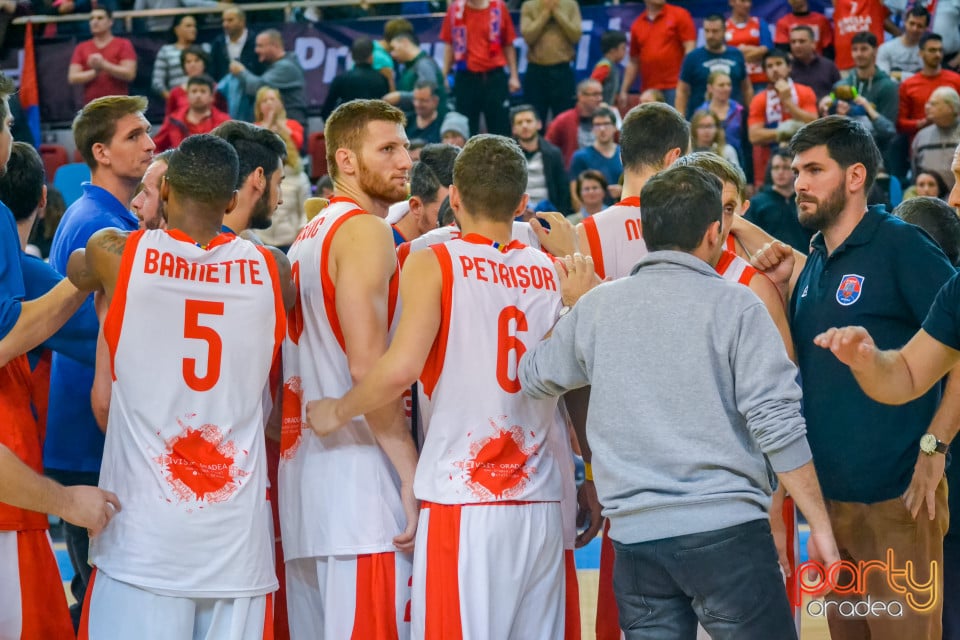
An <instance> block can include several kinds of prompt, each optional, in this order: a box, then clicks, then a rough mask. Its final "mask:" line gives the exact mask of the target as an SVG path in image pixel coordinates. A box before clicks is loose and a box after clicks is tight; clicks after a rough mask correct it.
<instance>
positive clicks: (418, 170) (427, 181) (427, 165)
mask: <svg viewBox="0 0 960 640" xmlns="http://www.w3.org/2000/svg"><path fill="white" fill-rule="evenodd" d="M458 155H460V148H459V147H456V146H454V145H452V144H428V145H427V146H425V147H424V148H423V149H421V151H420V160H419V161H417V162H415V163H414V165H413V167H412V168H411V169H410V195H411V196H417V197H418V198H420V199H421V200H423V202H424V204H432V203H434V202H436V201H437V192H438V191H439V190H440V189H441V188H442V187H449V186H450V185H451V184H453V164H454V162H456V160H457V156H458Z"/></svg>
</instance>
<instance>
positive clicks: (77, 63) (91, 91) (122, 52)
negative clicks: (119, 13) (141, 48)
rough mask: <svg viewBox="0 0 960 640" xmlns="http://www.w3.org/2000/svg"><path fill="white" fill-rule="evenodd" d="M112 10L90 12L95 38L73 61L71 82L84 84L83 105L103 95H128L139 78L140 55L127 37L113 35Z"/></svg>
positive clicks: (77, 50)
mask: <svg viewBox="0 0 960 640" xmlns="http://www.w3.org/2000/svg"><path fill="white" fill-rule="evenodd" d="M112 28H113V17H112V14H111V13H110V11H108V10H107V9H104V8H102V7H98V8H96V9H94V10H93V11H91V12H90V33H91V35H92V36H93V37H92V38H90V39H89V40H85V41H84V42H81V43H80V44H78V45H77V47H76V48H75V49H74V50H73V57H72V58H70V67H69V69H68V71H67V80H68V81H69V82H70V84H79V85H83V102H84V104H89V103H90V102H92V101H93V100H96V99H97V98H102V97H103V96H116V95H127V94H128V93H129V86H130V83H131V82H132V81H133V79H134V78H135V77H136V76H137V54H136V52H135V51H134V50H133V44H132V43H131V42H130V41H129V40H127V39H126V38H117V37H114V35H113V33H111V29H112Z"/></svg>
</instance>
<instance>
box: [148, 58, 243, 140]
mask: <svg viewBox="0 0 960 640" xmlns="http://www.w3.org/2000/svg"><path fill="white" fill-rule="evenodd" d="M216 86H217V85H216V83H215V82H214V81H213V78H211V77H210V76H208V75H202V76H195V77H193V78H190V79H189V80H187V106H186V107H185V108H184V107H181V108H180V109H179V110H178V111H175V112H174V113H172V114H170V115H168V116H167V117H166V118H164V120H163V124H162V125H161V126H160V131H158V132H157V135H156V136H154V138H153V141H154V142H155V143H156V145H157V151H166V150H167V149H176V148H177V147H179V146H180V143H181V142H183V140H184V138H186V137H187V136H192V135H195V134H198V133H210V132H211V131H213V130H214V129H215V128H216V127H217V126H218V125H220V124H222V123H224V122H226V121H227V120H229V119H230V115H229V114H226V113H224V112H223V111H220V109H217V108H216V107H215V106H213V94H214V91H215V90H216Z"/></svg>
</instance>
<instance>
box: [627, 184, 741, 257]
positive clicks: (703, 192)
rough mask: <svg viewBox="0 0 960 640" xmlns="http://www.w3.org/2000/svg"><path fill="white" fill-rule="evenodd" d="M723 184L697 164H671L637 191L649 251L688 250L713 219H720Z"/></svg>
mask: <svg viewBox="0 0 960 640" xmlns="http://www.w3.org/2000/svg"><path fill="white" fill-rule="evenodd" d="M722 191H723V184H722V183H721V182H720V178H718V177H716V176H715V175H713V174H711V173H709V172H707V171H704V170H703V169H701V168H700V167H671V168H669V169H667V170H666V171H661V172H660V173H658V174H656V175H655V176H653V177H652V178H651V179H650V180H649V181H648V182H647V184H645V185H644V187H643V190H642V191H641V192H640V201H641V202H643V206H642V207H641V208H640V220H641V222H642V224H643V239H644V241H645V242H646V243H647V248H648V249H649V250H650V251H662V250H665V249H673V250H676V251H685V252H688V253H689V252H690V251H693V250H694V249H696V248H697V247H698V246H699V245H700V242H701V241H702V240H703V234H705V233H706V232H707V229H708V228H709V227H710V225H712V224H713V223H714V222H720V223H721V224H723V223H722V222H721V216H722V214H723V200H722V198H721V192H722Z"/></svg>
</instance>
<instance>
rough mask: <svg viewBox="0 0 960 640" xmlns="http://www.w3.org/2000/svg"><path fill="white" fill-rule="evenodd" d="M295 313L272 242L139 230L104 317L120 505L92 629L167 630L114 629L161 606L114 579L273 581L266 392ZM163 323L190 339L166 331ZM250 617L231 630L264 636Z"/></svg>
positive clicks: (106, 481)
mask: <svg viewBox="0 0 960 640" xmlns="http://www.w3.org/2000/svg"><path fill="white" fill-rule="evenodd" d="M285 320H286V319H285V313H284V308H283V302H282V296H281V293H280V286H279V278H278V275H277V267H276V263H275V261H274V259H273V257H272V256H271V255H270V254H269V253H268V252H267V251H266V250H265V249H263V248H262V247H257V246H255V245H253V244H251V243H250V242H247V241H246V240H241V239H239V238H237V237H236V236H233V235H230V234H221V235H220V236H217V237H216V238H215V239H214V240H213V241H212V242H211V243H210V244H209V245H208V247H207V248H206V249H202V248H200V247H198V246H196V244H195V243H194V242H193V241H192V240H191V239H190V238H189V237H187V236H186V235H185V234H183V233H181V232H179V231H175V230H171V231H161V230H156V231H139V232H135V233H133V234H131V235H130V237H129V239H128V240H127V245H126V248H125V250H124V253H123V257H122V261H121V266H120V273H119V278H118V281H117V287H116V291H115V293H114V297H113V301H112V303H111V305H110V310H109V312H108V314H107V317H106V320H105V321H104V336H105V338H106V341H107V344H108V346H109V349H110V358H111V367H112V373H113V380H114V383H113V391H112V395H111V401H110V417H109V422H108V428H107V435H106V444H105V446H104V453H103V465H102V468H101V472H100V486H101V487H103V488H105V489H109V490H111V491H113V492H115V493H116V494H117V496H118V497H119V498H120V502H121V504H122V505H123V509H122V510H121V511H120V512H118V513H117V514H116V516H115V517H114V518H113V519H112V520H111V522H110V524H109V525H108V526H107V527H106V528H105V529H104V531H103V532H102V533H101V534H100V535H99V536H97V537H96V538H94V539H93V541H92V543H91V549H90V558H91V561H92V564H94V565H95V566H96V567H97V570H98V579H97V581H96V582H100V583H101V584H94V585H91V586H92V589H93V591H92V597H91V598H90V599H89V606H90V611H89V612H88V614H89V633H90V635H89V637H90V638H117V637H134V633H135V634H136V637H140V638H154V637H158V638H159V637H168V636H167V635H164V634H163V633H162V632H161V631H160V630H159V629H158V630H156V631H153V630H151V627H149V626H134V627H132V628H130V629H129V631H127V630H125V628H124V627H118V626H117V625H118V624H121V622H118V620H119V621H123V620H125V619H127V618H128V617H130V618H132V619H134V620H136V619H137V618H138V617H139V616H141V615H142V616H149V615H150V613H149V612H148V611H142V610H138V611H129V610H128V609H127V608H124V607H123V606H121V603H122V602H129V600H127V599H126V596H118V597H117V598H116V599H113V597H112V596H111V595H110V594H111V593H113V594H116V593H117V592H118V589H116V588H106V587H110V586H111V585H112V586H116V584H117V583H119V584H122V585H125V586H126V585H132V586H133V587H136V588H138V589H139V590H142V591H145V592H149V593H150V594H155V595H157V596H174V597H177V598H205V599H206V598H213V599H221V600H225V599H233V598H237V599H247V598H254V597H259V596H264V595H265V594H268V593H270V592H272V591H274V590H276V588H277V580H276V576H275V574H274V566H273V541H272V540H271V537H270V530H269V526H270V509H269V506H268V503H267V501H266V470H267V465H266V459H265V452H264V434H263V425H264V418H265V416H264V415H263V400H262V399H263V393H264V387H265V386H266V385H267V382H268V376H269V371H270V365H271V362H272V360H273V358H274V355H275V354H276V352H277V350H278V348H279V346H280V342H281V340H282V338H283V332H284V328H285ZM158 327H162V328H163V332H164V335H170V334H173V335H182V337H180V338H178V339H175V340H173V341H170V340H158V339H157V335H158V333H157V331H158V329H157V328H158ZM268 336H272V337H273V339H272V340H269V339H267V340H264V338H265V337H268ZM101 586H103V587H104V588H101V589H98V587H101ZM120 591H122V589H120ZM166 599H169V598H166ZM162 600H164V598H159V599H158V601H162ZM262 607H263V605H262V604H260V605H259V608H262ZM241 608H244V609H246V608H247V605H246V604H244V605H243V606H242V607H241ZM253 618H254V619H252V620H250V621H249V624H250V625H252V628H250V629H248V630H247V631H246V632H243V633H240V634H236V635H230V636H229V637H230V638H247V637H255V635H250V634H255V633H256V631H258V629H257V628H256V627H257V626H259V632H260V633H262V631H263V617H262V616H260V617H259V618H257V616H253ZM131 624H136V623H135V622H134V623H131ZM161 626H163V625H161ZM169 626H172V623H171V625H169Z"/></svg>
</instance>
